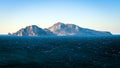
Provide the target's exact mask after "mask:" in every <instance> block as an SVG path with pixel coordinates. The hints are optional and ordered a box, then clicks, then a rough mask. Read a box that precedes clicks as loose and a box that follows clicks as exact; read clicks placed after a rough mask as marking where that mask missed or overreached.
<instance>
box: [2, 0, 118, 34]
mask: <svg viewBox="0 0 120 68" xmlns="http://www.w3.org/2000/svg"><path fill="white" fill-rule="evenodd" d="M56 22H63V23H72V24H76V25H79V26H80V27H84V28H90V29H95V30H99V31H110V32H112V33H114V34H120V30H119V29H120V1H119V0H0V34H7V33H8V32H16V31H17V30H19V29H20V28H24V27H25V26H29V25H38V26H39V27H41V28H47V27H50V26H52V25H53V24H54V23H56Z"/></svg>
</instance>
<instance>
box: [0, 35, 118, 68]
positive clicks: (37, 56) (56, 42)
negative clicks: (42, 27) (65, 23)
mask: <svg viewBox="0 0 120 68" xmlns="http://www.w3.org/2000/svg"><path fill="white" fill-rule="evenodd" d="M0 68H120V36H86V37H85V36H84V37H80V36H75V37H74V36H72V37H70V36H68V37H67V36H60V37H54V36H52V37H47V36H44V37H24V36H23V37H18V36H0Z"/></svg>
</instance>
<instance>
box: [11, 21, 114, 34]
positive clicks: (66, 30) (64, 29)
mask: <svg viewBox="0 0 120 68" xmlns="http://www.w3.org/2000/svg"><path fill="white" fill-rule="evenodd" d="M9 35H17V36H49V35H52V36H53V35H58V36H68V35H73V36H76V35H77V36H81V35H112V34H111V33H110V32H103V31H96V30H92V29H87V28H82V27H79V26H77V25H75V24H64V23H62V22H57V23H55V24H54V25H53V26H51V27H49V28H48V29H42V28H40V27H38V26H37V25H30V26H27V27H25V28H22V29H20V30H19V31H17V32H16V33H13V34H9Z"/></svg>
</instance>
